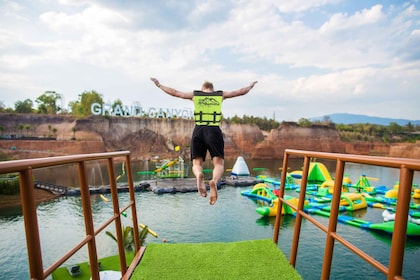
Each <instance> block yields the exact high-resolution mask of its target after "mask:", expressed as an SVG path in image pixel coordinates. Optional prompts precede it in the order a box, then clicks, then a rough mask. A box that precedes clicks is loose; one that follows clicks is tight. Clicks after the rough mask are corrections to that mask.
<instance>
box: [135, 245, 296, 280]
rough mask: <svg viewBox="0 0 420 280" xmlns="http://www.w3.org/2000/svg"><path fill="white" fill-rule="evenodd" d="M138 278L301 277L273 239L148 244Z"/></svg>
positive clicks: (136, 272) (288, 278)
mask: <svg viewBox="0 0 420 280" xmlns="http://www.w3.org/2000/svg"><path fill="white" fill-rule="evenodd" d="M130 279H131V280H135V279H148V280H153V279H159V280H163V279H189V280H190V279H241V280H242V279H259V280H261V279H270V280H271V279H287V280H293V279H302V278H301V276H300V275H299V274H298V273H297V272H296V271H295V269H294V268H293V267H292V266H291V265H290V264H289V262H288V260H287V258H286V257H285V256H284V254H283V253H282V252H281V251H280V250H279V249H278V247H277V245H276V244H275V243H273V241H272V240H269V239H267V240H251V241H239V242H230V243H219V242H216V243H193V244H156V243H152V244H149V245H147V247H146V251H145V253H144V255H143V258H142V259H141V261H140V264H139V265H138V266H137V267H136V269H135V271H134V273H133V275H132V277H131V278H130Z"/></svg>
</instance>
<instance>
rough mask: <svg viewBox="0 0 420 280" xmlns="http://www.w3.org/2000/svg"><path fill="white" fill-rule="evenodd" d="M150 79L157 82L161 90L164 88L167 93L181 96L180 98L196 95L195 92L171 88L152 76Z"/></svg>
mask: <svg viewBox="0 0 420 280" xmlns="http://www.w3.org/2000/svg"><path fill="white" fill-rule="evenodd" d="M150 80H152V82H153V83H155V85H156V86H157V87H158V88H160V89H161V90H163V91H164V92H165V93H167V94H169V95H172V96H175V97H179V98H184V99H192V98H193V96H194V93H193V92H183V91H179V90H176V89H174V88H171V87H167V86H164V85H162V84H161V83H159V81H158V80H157V79H156V78H150Z"/></svg>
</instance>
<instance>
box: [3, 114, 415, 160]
mask: <svg viewBox="0 0 420 280" xmlns="http://www.w3.org/2000/svg"><path fill="white" fill-rule="evenodd" d="M0 126H1V128H2V130H3V131H2V134H3V136H7V137H9V136H12V137H20V136H25V137H53V138H56V140H55V141H51V140H48V141H42V139H37V140H16V138H12V139H8V140H2V141H0V148H1V151H0V152H2V153H5V154H7V155H9V156H13V157H14V158H30V157H40V156H51V155H57V154H75V153H91V152H95V153H96V152H105V151H117V150H129V151H131V154H132V159H134V160H138V159H147V158H151V157H153V156H161V157H173V156H177V155H178V152H175V146H180V147H181V151H180V152H181V155H182V156H183V157H184V158H185V159H189V145H190V137H191V132H192V130H193V128H194V122H193V121H192V120H185V119H161V118H160V119H159V118H136V117H130V118H124V117H101V116H91V117H88V118H84V119H76V118H74V117H71V116H63V115H30V114H29V115H23V114H0ZM221 128H222V131H223V134H224V139H225V155H226V157H227V158H235V157H237V156H239V155H243V156H246V157H249V158H253V159H278V158H282V157H283V153H284V150H285V149H300V150H313V151H323V152H337V153H353V154H364V155H381V156H393V157H410V158H420V144H396V145H385V144H382V143H366V142H360V143H344V142H343V141H342V140H341V138H340V135H339V133H338V132H337V131H336V130H335V129H334V128H332V127H328V126H319V125H318V126H311V127H306V128H305V127H299V126H298V125H297V124H296V123H282V125H281V126H280V127H279V128H277V129H273V130H272V131H270V132H264V131H261V130H260V129H259V128H258V127H257V126H255V125H247V124H246V125H240V124H227V123H222V126H221ZM72 139H75V140H72ZM31 151H32V152H31Z"/></svg>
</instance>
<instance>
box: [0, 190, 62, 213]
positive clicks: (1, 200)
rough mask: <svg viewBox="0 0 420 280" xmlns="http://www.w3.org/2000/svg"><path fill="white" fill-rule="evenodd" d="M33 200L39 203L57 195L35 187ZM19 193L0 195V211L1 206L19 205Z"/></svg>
mask: <svg viewBox="0 0 420 280" xmlns="http://www.w3.org/2000/svg"><path fill="white" fill-rule="evenodd" d="M34 194H35V201H36V203H37V204H38V203H40V202H43V201H48V200H50V199H54V198H57V197H58V196H59V195H56V194H53V193H51V192H49V191H45V190H40V189H35V190H34ZM20 205H21V202H20V194H16V195H3V194H1V195H0V211H1V209H2V208H9V207H17V206H20Z"/></svg>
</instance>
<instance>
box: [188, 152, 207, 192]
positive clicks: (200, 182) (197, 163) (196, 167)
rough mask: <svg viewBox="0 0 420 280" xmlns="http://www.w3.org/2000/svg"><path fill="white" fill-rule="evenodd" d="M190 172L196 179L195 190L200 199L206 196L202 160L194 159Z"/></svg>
mask: <svg viewBox="0 0 420 280" xmlns="http://www.w3.org/2000/svg"><path fill="white" fill-rule="evenodd" d="M192 172H193V174H194V176H195V178H197V190H198V192H199V193H200V195H201V196H202V197H206V196H207V191H206V185H205V184H204V174H203V159H202V158H194V159H193V167H192Z"/></svg>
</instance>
